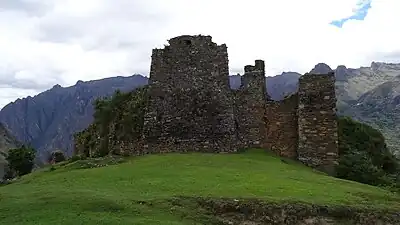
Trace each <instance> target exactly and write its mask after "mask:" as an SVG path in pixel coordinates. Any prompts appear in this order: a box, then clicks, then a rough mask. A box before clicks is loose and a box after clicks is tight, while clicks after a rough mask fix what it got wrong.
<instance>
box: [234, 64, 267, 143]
mask: <svg viewBox="0 0 400 225" xmlns="http://www.w3.org/2000/svg"><path fill="white" fill-rule="evenodd" d="M244 72H245V73H244V75H243V76H242V77H241V86H240V88H239V90H238V91H236V108H237V112H236V120H237V123H238V131H239V132H238V136H239V138H240V141H241V144H242V146H244V147H261V146H262V144H263V142H264V136H265V135H264V134H265V121H264V115H265V103H266V95H267V91H266V86H265V64H264V61H262V60H256V61H255V65H254V66H252V65H247V66H245V67H244Z"/></svg>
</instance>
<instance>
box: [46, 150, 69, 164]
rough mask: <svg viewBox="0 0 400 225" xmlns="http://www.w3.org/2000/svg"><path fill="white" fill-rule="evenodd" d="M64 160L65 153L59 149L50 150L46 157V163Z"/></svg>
mask: <svg viewBox="0 0 400 225" xmlns="http://www.w3.org/2000/svg"><path fill="white" fill-rule="evenodd" d="M65 160H66V157H65V154H64V152H63V151H61V150H55V151H52V152H51V153H50V154H49V156H48V158H47V161H48V163H50V164H54V163H59V162H63V161H65Z"/></svg>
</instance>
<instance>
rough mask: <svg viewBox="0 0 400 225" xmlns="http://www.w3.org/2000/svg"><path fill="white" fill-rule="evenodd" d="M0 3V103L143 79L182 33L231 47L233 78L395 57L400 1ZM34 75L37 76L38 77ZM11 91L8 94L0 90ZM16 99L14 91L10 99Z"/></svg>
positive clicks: (399, 49) (66, 0) (21, 0)
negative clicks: (357, 15) (81, 83)
mask: <svg viewBox="0 0 400 225" xmlns="http://www.w3.org/2000/svg"><path fill="white" fill-rule="evenodd" d="M12 3H13V4H10V1H7V0H0V33H1V35H0V49H1V51H0V82H2V83H3V84H4V85H8V86H7V89H4V88H2V87H3V86H4V85H3V86H0V107H1V106H3V105H4V103H6V102H9V101H12V100H14V99H16V98H17V97H25V96H26V95H27V94H34V93H38V92H40V91H43V90H45V89H48V88H50V87H52V86H53V85H54V84H56V83H59V84H61V85H63V86H65V85H73V84H74V83H75V82H76V81H77V80H91V79H99V78H103V77H109V76H116V75H131V74H134V73H143V74H145V75H147V74H148V71H149V67H150V54H151V49H152V48H156V47H162V46H163V44H165V43H166V41H167V40H168V39H170V38H172V37H174V36H177V35H181V34H207V35H212V36H213V40H214V41H215V42H217V43H219V44H221V43H226V44H227V45H228V51H229V52H228V53H229V57H230V58H229V60H230V68H231V72H232V73H237V72H242V68H243V66H244V65H246V64H252V63H253V61H254V60H255V59H264V60H265V61H266V66H267V68H266V69H267V75H268V76H271V75H276V74H278V73H281V72H283V71H289V70H290V71H298V72H301V73H304V72H306V71H309V70H310V69H311V68H312V67H313V66H314V65H315V64H316V63H318V62H325V63H328V64H329V65H330V66H331V67H336V66H337V65H339V64H345V65H346V66H348V67H359V66H364V65H369V64H370V62H371V61H381V60H390V61H396V60H397V61H399V60H400V54H399V52H400V45H398V40H399V39H400V32H399V30H398V29H397V28H396V27H397V26H396V25H397V23H398V22H399V21H400V14H398V13H397V12H398V11H399V10H400V2H399V1H396V0H372V3H371V9H370V10H369V13H368V15H367V16H366V18H365V20H364V21H357V20H350V21H348V22H347V23H345V24H344V26H343V27H342V28H337V27H335V26H332V25H330V22H331V21H333V20H337V19H341V18H346V17H349V16H351V15H353V14H354V10H357V9H358V8H359V7H361V6H362V4H365V3H363V2H361V1H359V0H302V1H298V0H279V1H278V0H246V1H239V0H237V1H231V0H218V1H215V0H193V1H187V0H168V1H165V0H135V1H134V0H118V1H113V0H85V1H79V0H13V2H12ZM38 78H40V79H38ZM6 92H7V93H8V94H4V93H6ZM9 93H12V94H9Z"/></svg>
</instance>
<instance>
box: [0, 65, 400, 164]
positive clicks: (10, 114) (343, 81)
mask: <svg viewBox="0 0 400 225" xmlns="http://www.w3.org/2000/svg"><path fill="white" fill-rule="evenodd" d="M331 70H332V69H331V68H330V67H329V66H328V65H326V64H324V63H319V64H317V65H316V66H315V67H314V68H313V69H312V72H314V73H326V72H327V71H331ZM333 71H335V76H336V95H337V98H338V113H339V114H340V115H347V116H351V117H353V118H354V119H356V120H358V121H361V122H365V123H367V124H369V125H372V126H373V127H375V128H378V129H379V130H381V131H382V132H383V133H384V135H385V137H386V139H387V143H388V146H389V147H390V148H391V149H392V150H394V151H397V152H400V147H399V146H400V145H399V144H400V141H399V135H398V134H399V131H400V123H399V121H400V64H389V63H381V62H372V63H371V65H370V66H369V67H361V68H357V69H352V68H346V67H345V66H338V67H337V68H336V69H334V70H333ZM300 76H301V74H300V73H296V72H284V73H282V74H281V75H277V76H274V77H266V87H267V91H268V95H269V96H270V97H271V98H272V99H274V100H281V99H283V98H284V97H285V96H286V95H289V94H292V93H294V92H296V91H297V87H298V79H299V77H300ZM147 83H148V78H147V77H144V76H141V75H133V76H128V77H121V76H120V77H111V78H106V79H100V80H94V81H87V82H83V81H78V82H77V83H76V84H75V85H74V86H71V87H61V86H60V85H55V86H54V87H53V88H51V89H49V90H47V91H45V92H42V93H40V94H38V95H36V96H34V97H27V98H23V99H18V100H16V101H15V102H12V103H10V104H8V105H6V106H5V107H4V108H3V109H2V110H1V111H0V123H2V124H4V125H5V127H6V129H8V130H10V132H11V134H12V135H14V136H15V137H16V138H17V139H18V140H19V141H21V142H23V143H30V144H31V145H32V146H33V147H34V148H36V149H38V150H39V152H40V154H39V157H41V158H44V157H45V156H46V154H47V152H49V151H52V150H55V149H60V150H62V151H64V152H66V154H67V155H71V154H72V151H73V134H74V133H75V132H77V131H80V130H82V129H84V128H86V127H87V126H88V125H89V124H90V123H91V122H92V120H93V118H92V114H93V105H92V103H93V101H94V100H95V99H96V98H99V97H106V96H110V95H112V94H113V93H114V91H115V90H117V89H120V90H121V91H123V92H126V91H130V90H133V89H135V88H137V87H140V86H143V85H146V84H147ZM230 85H231V88H232V89H237V88H239V86H240V76H239V75H233V76H230Z"/></svg>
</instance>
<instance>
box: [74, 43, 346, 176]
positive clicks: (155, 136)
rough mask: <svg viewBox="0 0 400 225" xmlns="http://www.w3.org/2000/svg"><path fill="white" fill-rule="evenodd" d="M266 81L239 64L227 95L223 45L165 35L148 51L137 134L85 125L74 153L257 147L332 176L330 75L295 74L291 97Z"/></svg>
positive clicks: (259, 66) (260, 65)
mask: <svg viewBox="0 0 400 225" xmlns="http://www.w3.org/2000/svg"><path fill="white" fill-rule="evenodd" d="M265 82H266V79H265V64H264V61H262V60H255V64H254V65H247V66H245V67H244V74H243V75H242V76H241V86H240V88H239V89H237V90H232V89H231V88H230V85H229V67H228V51H227V46H226V45H225V44H222V45H217V44H216V43H214V42H213V41H212V38H211V37H210V36H202V35H199V36H188V35H184V36H179V37H175V38H172V39H171V40H169V45H167V46H165V48H164V49H154V50H153V53H152V61H151V70H150V78H149V85H148V86H147V89H146V94H145V95H146V102H145V105H146V107H145V108H143V109H142V111H143V114H140V115H142V116H143V117H141V118H143V120H140V121H143V124H142V123H140V124H139V126H138V129H139V130H138V132H139V133H137V134H135V135H134V136H132V134H129V135H128V136H129V138H122V139H121V138H120V139H118V138H116V137H118V136H121V135H118V134H117V133H118V132H123V131H121V130H120V131H117V130H116V129H117V127H120V126H117V125H116V123H118V121H114V122H111V123H110V124H108V129H107V130H109V133H108V134H103V136H102V134H101V132H99V128H96V126H97V125H96V124H92V125H91V126H89V127H88V128H87V129H86V131H84V132H81V134H80V135H78V136H77V137H78V139H77V141H76V142H75V151H76V152H78V153H80V154H84V155H87V156H90V155H93V151H98V149H106V150H107V151H108V152H110V153H111V152H114V153H117V154H128V155H129V154H133V155H141V154H151V153H162V152H214V153H215V152H219V153H228V152H238V151H240V150H241V149H246V148H263V149H269V150H272V151H273V152H275V153H276V154H277V155H279V156H282V157H287V158H291V159H296V160H299V161H301V162H303V163H304V164H306V165H308V166H311V167H313V168H316V169H319V170H321V171H325V172H327V173H329V174H333V173H334V166H335V164H337V159H338V135H337V132H338V128H337V119H336V96H335V77H334V74H333V73H330V74H325V75H321V74H319V75H316V74H305V75H303V76H301V77H300V80H299V89H298V93H296V94H293V95H291V96H287V97H286V98H285V99H284V100H282V101H273V100H271V98H270V97H269V96H268V94H267V90H266V85H265ZM90 133H92V135H91V138H89V137H90ZM88 135H89V136H88ZM122 136H124V135H122ZM125 136H126V135H125Z"/></svg>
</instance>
